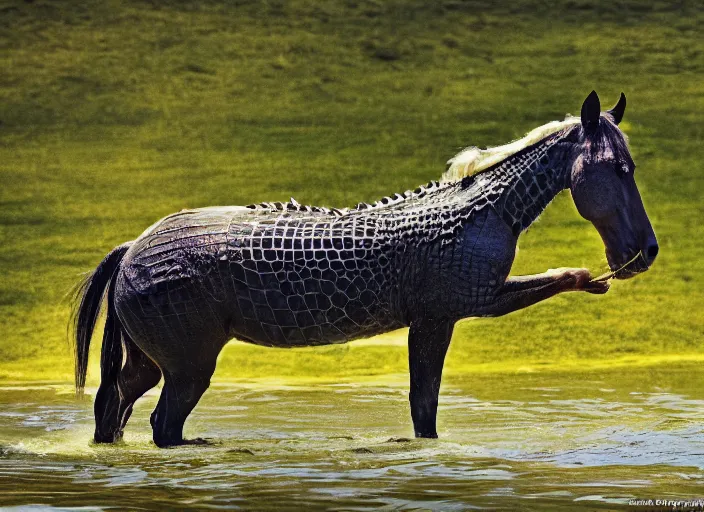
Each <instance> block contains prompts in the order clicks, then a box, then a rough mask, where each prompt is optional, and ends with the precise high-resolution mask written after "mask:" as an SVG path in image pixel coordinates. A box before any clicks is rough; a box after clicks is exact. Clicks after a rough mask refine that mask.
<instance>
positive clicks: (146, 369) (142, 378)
mask: <svg viewBox="0 0 704 512" xmlns="http://www.w3.org/2000/svg"><path fill="white" fill-rule="evenodd" d="M123 339H124V341H125V349H126V350H127V360H126V362H125V366H124V367H123V368H122V370H121V371H120V375H119V377H118V379H117V387H118V389H119V391H120V406H119V409H118V417H119V418H120V432H119V433H120V436H121V435H122V432H123V430H124V428H125V425H126V424H127V420H129V419H130V416H131V415H132V407H133V406H134V403H135V402H136V401H137V399H139V398H140V397H141V396H142V395H143V394H144V393H146V392H147V391H149V390H150V389H152V388H153V387H154V386H156V385H157V384H159V381H160V380H161V370H160V369H159V367H158V366H157V365H156V363H155V362H154V361H152V360H151V359H150V358H149V356H147V355H146V354H145V353H144V352H142V350H141V349H140V348H139V347H138V346H137V345H135V344H134V342H133V341H132V340H131V339H130V338H128V337H127V336H124V338H123Z"/></svg>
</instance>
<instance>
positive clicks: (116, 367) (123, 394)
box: [94, 332, 161, 443]
mask: <svg viewBox="0 0 704 512" xmlns="http://www.w3.org/2000/svg"><path fill="white" fill-rule="evenodd" d="M107 348H108V349H109V348H110V347H107ZM123 349H124V350H125V351H126V352H127V353H126V357H125V364H124V366H122V367H121V368H120V366H121V365H122V350H123ZM117 352H119V354H118V353H117ZM160 379H161V371H160V370H159V367H158V366H157V365H156V364H155V363H154V362H153V361H152V360H151V359H149V357H148V356H147V355H146V354H145V353H144V352H142V351H141V350H140V349H139V347H137V345H135V344H134V342H133V341H132V339H131V338H130V337H129V336H127V334H126V333H124V332H123V333H122V339H121V341H120V348H119V351H113V354H112V357H111V359H110V361H109V363H106V361H103V368H102V378H101V383H100V388H99V389H98V393H97V394H96V397H95V404H94V411H95V435H94V440H95V442H96V443H113V442H115V441H119V440H120V439H121V438H122V433H123V429H124V428H125V424H126V423H127V420H128V419H129V417H130V415H131V414H132V406H133V405H134V403H135V401H136V400H137V399H138V398H139V397H141V396H142V395H143V394H144V393H146V392H147V391H149V390H150V389H151V388H153V387H154V386H156V385H157V384H158V383H159V380H160Z"/></svg>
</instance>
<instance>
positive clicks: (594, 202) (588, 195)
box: [569, 91, 658, 279]
mask: <svg viewBox="0 0 704 512" xmlns="http://www.w3.org/2000/svg"><path fill="white" fill-rule="evenodd" d="M625 109H626V96H625V95H624V94H623V93H621V97H620V99H619V101H618V103H617V104H616V105H615V106H614V108H613V109H611V110H609V111H607V112H601V107H600V103H599V97H598V96H597V94H596V92H594V91H592V92H591V94H589V96H587V98H586V100H584V104H583V105H582V112H581V127H580V129H579V130H578V137H579V140H578V144H577V146H576V147H577V148H578V150H577V155H576V157H575V159H574V164H573V166H572V170H571V173H570V183H569V187H570V190H571V192H572V197H573V199H574V203H575V205H576V207H577V210H578V211H579V213H580V215H581V216H582V217H584V218H585V219H587V220H589V221H590V222H591V223H592V224H593V225H594V227H596V229H597V231H598V232H599V234H600V235H601V238H602V240H603V242H604V246H605V248H606V259H607V260H608V263H609V267H610V268H611V270H612V272H614V277H616V278H617V279H627V278H629V277H632V276H634V275H636V274H638V273H640V272H643V271H645V270H648V268H650V266H651V265H652V263H653V261H654V260H655V257H656V256H657V254H658V243H657V240H656V238H655V233H654V232H653V228H652V226H651V224H650V219H648V215H647V214H646V212H645V208H644V207H643V201H642V200H641V197H640V193H639V192H638V187H637V186H636V181H635V175H634V172H635V167H636V166H635V163H634V162H633V159H632V158H631V154H630V152H629V150H628V144H627V141H626V137H625V136H624V134H623V132H621V130H620V129H619V127H618V124H619V123H620V122H621V119H622V118H623V113H624V111H625Z"/></svg>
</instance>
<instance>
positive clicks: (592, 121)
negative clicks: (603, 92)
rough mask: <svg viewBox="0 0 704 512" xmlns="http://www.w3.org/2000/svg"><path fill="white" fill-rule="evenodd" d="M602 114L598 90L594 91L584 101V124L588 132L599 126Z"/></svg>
mask: <svg viewBox="0 0 704 512" xmlns="http://www.w3.org/2000/svg"><path fill="white" fill-rule="evenodd" d="M600 115H601V103H599V96H598V95H597V94H596V91H592V92H590V93H589V96H587V99H586V100H584V103H582V126H583V127H584V130H585V131H587V132H591V131H594V130H596V127H597V126H599V116H600Z"/></svg>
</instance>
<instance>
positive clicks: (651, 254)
mask: <svg viewBox="0 0 704 512" xmlns="http://www.w3.org/2000/svg"><path fill="white" fill-rule="evenodd" d="M659 250H660V248H659V247H658V244H652V245H649V246H648V261H650V262H652V261H653V260H654V259H655V257H656V256H657V255H658V251H659Z"/></svg>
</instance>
